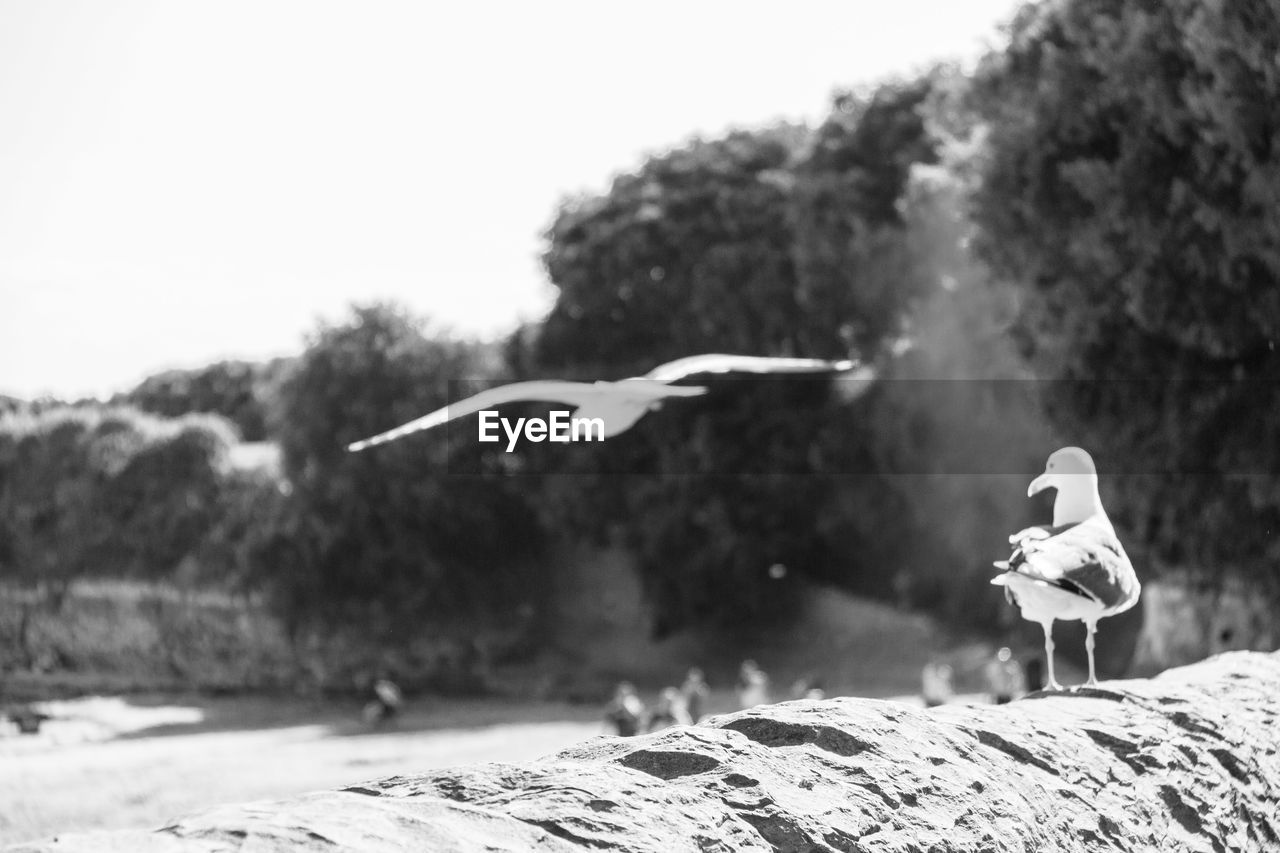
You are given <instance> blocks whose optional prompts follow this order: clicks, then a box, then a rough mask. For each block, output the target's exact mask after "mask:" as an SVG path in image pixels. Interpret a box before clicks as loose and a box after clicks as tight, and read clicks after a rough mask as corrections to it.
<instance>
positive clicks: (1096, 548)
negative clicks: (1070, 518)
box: [1009, 519, 1138, 610]
mask: <svg viewBox="0 0 1280 853" xmlns="http://www.w3.org/2000/svg"><path fill="white" fill-rule="evenodd" d="M1048 530H1049V531H1050V533H1051V535H1049V536H1047V537H1043V538H1034V539H1032V538H1027V539H1023V540H1022V542H1021V544H1019V545H1018V547H1016V548H1015V549H1014V552H1013V555H1012V556H1011V557H1010V558H1009V571H1011V572H1017V573H1019V574H1023V575H1026V576H1028V577H1032V578H1035V579H1037V580H1042V581H1044V582H1046V583H1050V584H1053V585H1054V586H1057V587H1061V588H1062V589H1065V590H1067V591H1068V592H1071V593H1074V594H1076V595H1080V596H1083V597H1085V598H1089V599H1092V600H1094V601H1097V602H1098V603H1099V604H1101V605H1102V606H1103V607H1105V608H1107V609H1108V610H1113V609H1116V608H1119V609H1127V608H1128V607H1130V606H1132V604H1133V602H1134V601H1136V600H1137V588H1138V580H1137V577H1136V576H1135V575H1134V572H1133V566H1132V564H1130V562H1129V557H1128V556H1127V555H1126V554H1125V552H1124V548H1123V547H1122V546H1121V545H1120V540H1119V539H1117V538H1116V535H1115V531H1114V530H1112V529H1111V524H1110V523H1109V522H1107V521H1106V520H1105V519H1102V520H1101V521H1100V522H1099V521H1095V520H1094V519H1088V520H1086V521H1083V522H1081V523H1079V524H1071V525H1064V526H1063V527H1059V528H1048Z"/></svg>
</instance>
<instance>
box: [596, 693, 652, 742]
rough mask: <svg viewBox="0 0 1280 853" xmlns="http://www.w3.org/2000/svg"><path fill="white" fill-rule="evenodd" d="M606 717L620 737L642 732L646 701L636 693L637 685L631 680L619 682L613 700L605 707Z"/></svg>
mask: <svg viewBox="0 0 1280 853" xmlns="http://www.w3.org/2000/svg"><path fill="white" fill-rule="evenodd" d="M604 719H605V722H607V723H608V724H609V725H611V726H612V727H613V730H614V731H615V732H616V733H617V734H618V736H619V737H631V736H632V735H636V734H639V733H640V723H641V721H642V720H643V719H644V703H643V702H641V701H640V697H639V696H637V695H636V688H635V685H633V684H632V683H631V682H629V681H623V682H620V683H619V684H618V686H617V688H616V689H615V690H614V691H613V701H611V702H610V703H609V704H608V706H607V707H606V708H605V711H604Z"/></svg>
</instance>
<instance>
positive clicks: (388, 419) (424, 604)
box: [271, 306, 543, 636]
mask: <svg viewBox="0 0 1280 853" xmlns="http://www.w3.org/2000/svg"><path fill="white" fill-rule="evenodd" d="M488 355H489V353H488V350H487V349H485V348H483V347H480V346H478V345H475V344H470V343H466V342H461V341H454V340H451V339H449V338H447V337H444V336H440V335H437V336H431V337H428V336H427V335H426V334H424V331H423V328H422V324H421V322H420V321H418V320H416V319H414V318H411V317H409V316H408V315H406V314H405V313H404V312H402V311H400V310H398V309H395V308H391V307H387V306H371V307H366V308H358V309H356V310H355V312H354V316H352V317H351V319H350V320H349V321H347V322H345V323H342V324H338V325H334V326H327V327H325V328H322V329H321V330H320V332H319V333H318V334H316V335H315V336H314V338H313V339H312V341H311V344H310V346H309V347H308V348H307V350H306V352H305V353H303V355H302V357H301V358H300V359H299V360H298V363H297V365H296V369H295V371H294V372H293V373H292V374H291V375H290V376H289V377H288V379H287V380H286V381H285V382H284V384H283V386H282V388H281V394H280V399H279V423H280V426H279V435H280V441H281V444H282V447H283V451H284V464H285V471H286V473H287V476H288V479H289V482H290V483H291V484H292V494H291V496H290V499H289V507H288V508H287V509H288V511H287V513H286V514H285V516H284V517H283V518H282V519H281V521H282V523H283V524H285V530H284V531H283V535H281V536H276V537H274V538H273V539H272V540H271V541H272V542H274V544H273V545H272V546H271V547H273V548H276V549H279V550H280V551H282V552H286V553H282V555H281V556H282V558H283V564H284V565H287V566H289V567H291V569H290V570H291V571H292V572H295V573H296V574H293V575H292V576H289V575H278V576H277V581H278V584H279V587H280V592H281V595H283V596H284V605H285V607H286V609H287V610H288V611H289V613H290V616H291V618H294V619H312V618H324V619H330V620H334V619H336V620H339V621H343V620H345V621H351V620H353V619H356V620H361V621H363V622H365V623H366V624H367V626H368V633H369V634H370V635H371V636H379V635H382V634H386V635H390V634H392V633H394V632H395V631H397V630H402V629H404V628H405V626H406V625H413V626H416V627H415V630H418V631H421V630H427V629H430V628H431V627H432V626H433V625H434V626H437V627H440V628H441V629H442V630H447V629H449V628H450V626H453V625H454V623H455V622H456V623H459V624H462V625H467V624H470V625H472V626H473V627H474V626H475V624H476V620H478V619H483V618H485V617H492V618H498V619H504V618H505V619H509V618H510V617H511V616H512V614H514V613H516V612H517V611H519V609H520V606H521V605H522V604H524V603H526V602H529V601H537V600H538V597H539V596H538V591H539V590H540V589H541V585H540V582H539V579H540V575H539V571H540V568H541V567H542V565H543V564H542V563H541V562H540V561H539V560H538V557H539V556H540V555H541V547H542V537H541V532H540V530H539V528H538V526H537V519H536V516H535V515H534V513H533V510H532V509H531V508H530V507H529V505H528V504H527V502H526V501H525V499H524V498H523V496H522V495H521V494H520V493H519V492H518V491H517V490H516V489H515V488H514V487H513V485H512V481H511V479H510V478H509V477H506V476H504V475H503V474H502V472H501V471H493V472H490V473H488V474H475V475H457V474H454V475H451V474H450V467H449V466H450V444H449V442H448V440H447V438H446V437H445V435H438V436H433V437H432V438H434V439H436V440H420V441H403V442H395V443H392V444H388V445H384V446H381V447H378V448H376V449H375V450H373V451H368V452H365V453H359V454H351V453H348V452H347V451H346V449H345V447H346V444H347V443H349V442H351V441H354V440H355V439H357V438H361V437H364V436H368V435H371V434H373V433H376V432H380V431H382V430H384V429H387V428H389V427H391V426H395V425H397V424H399V423H402V422H404V421H408V420H410V419H412V418H414V417H417V416H419V415H422V414H425V413H426V412H429V411H431V410H433V409H436V408H439V407H440V406H442V405H445V404H446V403H447V402H448V401H449V400H450V397H451V388H453V389H457V388H458V387H459V386H460V383H461V381H462V380H467V379H474V378H475V377H477V376H481V375H484V372H486V371H488V370H491V366H488V365H487V359H488ZM499 532H500V533H499ZM424 620H426V621H424Z"/></svg>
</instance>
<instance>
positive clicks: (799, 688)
mask: <svg viewBox="0 0 1280 853" xmlns="http://www.w3.org/2000/svg"><path fill="white" fill-rule="evenodd" d="M826 696H827V693H826V691H825V690H823V689H822V679H821V678H815V677H813V676H808V675H807V676H805V677H804V678H797V679H796V680H795V683H794V684H792V685H791V698H792V699H825V698H826Z"/></svg>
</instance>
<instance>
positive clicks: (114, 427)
mask: <svg viewBox="0 0 1280 853" xmlns="http://www.w3.org/2000/svg"><path fill="white" fill-rule="evenodd" d="M232 433H233V430H232V428H231V426H230V425H229V424H228V423H226V422H225V421H224V420H222V419H221V418H217V417H214V416H207V415H201V416H186V417H183V418H180V419H177V420H174V421H168V420H164V419H160V418H156V417H153V416H150V415H146V414H143V413H141V412H138V411H136V410H133V409H129V408H119V407H108V408H103V407H96V408H94V407H88V406H82V407H79V408H74V409H72V408H61V409H50V410H47V411H43V412H41V413H39V414H15V415H8V416H4V417H0V579H3V580H4V581H6V582H7V583H8V584H9V585H11V587H12V588H15V589H17V590H20V591H21V592H20V593H19V594H21V595H24V596H25V602H26V604H27V605H28V606H27V607H25V608H23V616H22V623H23V624H22V625H21V626H19V629H18V631H17V635H18V643H19V645H20V646H22V647H23V648H26V645H27V636H26V625H27V621H28V617H29V615H30V612H31V609H32V608H34V607H37V606H45V605H48V606H52V607H54V608H55V609H56V608H58V607H60V605H61V603H62V601H63V599H64V598H65V596H66V594H67V592H68V590H69V589H70V586H71V585H72V584H73V583H74V582H75V581H76V580H78V579H80V578H84V577H89V576H94V577H150V578H154V577H171V576H172V575H173V573H174V571H175V570H176V569H177V567H178V565H179V564H180V563H181V562H182V561H183V559H184V558H186V557H188V556H191V555H193V554H194V553H195V552H196V551H197V549H198V548H199V547H200V545H201V543H202V542H203V541H204V538H205V537H206V535H207V534H208V532H209V531H210V529H211V528H212V527H213V526H214V525H216V524H217V522H218V519H219V517H220V515H221V513H222V511H223V492H224V487H225V482H226V477H227V476H228V470H227V465H226V457H227V452H228V450H229V448H230V446H231V444H232V442H233V441H234V437H233V434H232ZM27 652H28V654H27V657H28V658H30V653H29V652H30V650H29V649H27Z"/></svg>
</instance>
